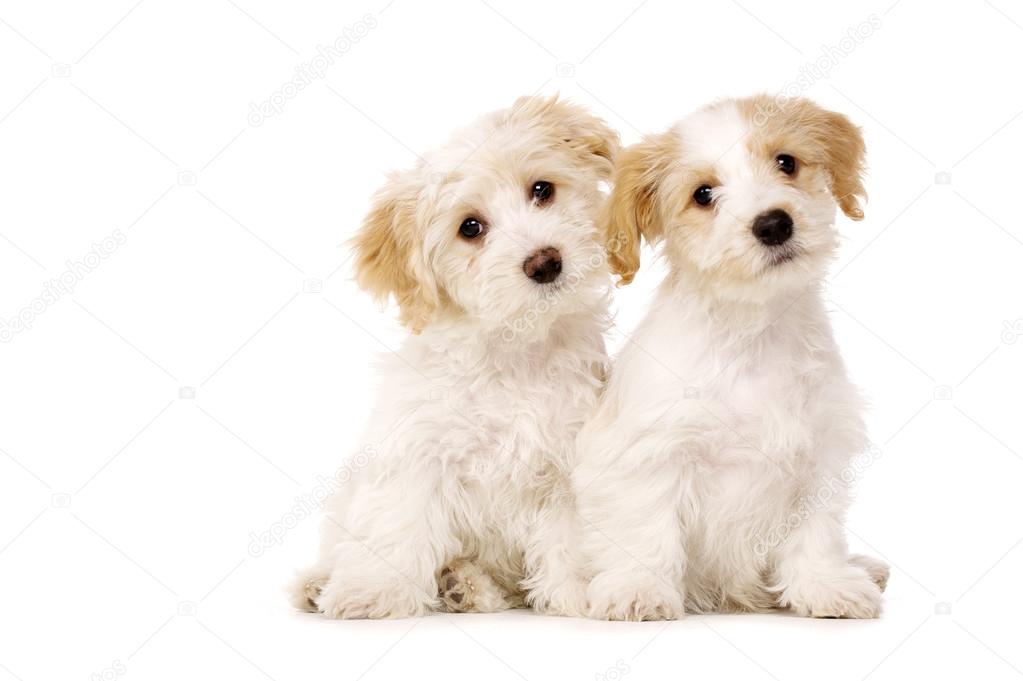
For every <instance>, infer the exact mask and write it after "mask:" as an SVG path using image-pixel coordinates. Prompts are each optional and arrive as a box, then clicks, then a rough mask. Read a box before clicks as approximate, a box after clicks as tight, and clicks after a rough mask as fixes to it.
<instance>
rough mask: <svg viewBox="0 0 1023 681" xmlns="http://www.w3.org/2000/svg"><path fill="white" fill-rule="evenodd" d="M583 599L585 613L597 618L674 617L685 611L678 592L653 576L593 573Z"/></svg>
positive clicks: (654, 618) (636, 619) (680, 615)
mask: <svg viewBox="0 0 1023 681" xmlns="http://www.w3.org/2000/svg"><path fill="white" fill-rule="evenodd" d="M587 600H588V601H589V608H588V611H587V615H588V616H590V617H592V618H594V619H598V620H628V621H633V622H640V621H645V620H674V619H679V618H680V617H682V615H683V614H684V613H685V608H684V605H683V604H684V599H683V597H682V592H681V591H680V590H679V589H677V588H673V587H672V586H671V585H670V584H668V583H667V582H666V581H665V580H661V579H658V578H656V577H653V576H648V577H645V578H643V579H638V580H637V579H636V576H635V575H634V574H630V575H609V574H603V575H597V577H595V578H594V579H593V581H592V582H590V586H589V588H588V589H587Z"/></svg>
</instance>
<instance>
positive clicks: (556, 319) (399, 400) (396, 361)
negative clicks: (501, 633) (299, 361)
mask: <svg viewBox="0 0 1023 681" xmlns="http://www.w3.org/2000/svg"><path fill="white" fill-rule="evenodd" d="M617 144H618V143H617V135H616V134H615V133H614V132H613V131H611V130H610V129H609V128H607V126H606V125H604V124H603V123H602V122H601V121H599V120H598V119H596V118H594V117H593V116H591V115H589V114H588V113H586V112H585V111H584V110H582V109H581V108H580V107H577V106H574V105H571V104H569V103H567V102H564V101H559V100H557V98H553V99H544V98H538V97H533V98H523V99H521V100H519V101H518V102H516V103H515V105H514V106H512V107H511V108H510V109H505V110H502V111H498V112H494V113H492V114H488V115H487V116H484V117H483V118H482V119H480V120H479V121H477V122H476V123H475V124H473V125H472V126H470V127H468V128H466V129H464V130H462V131H460V132H459V133H458V134H456V135H455V137H454V139H453V140H452V141H451V142H450V143H449V144H447V145H446V146H445V147H443V148H442V149H440V150H438V151H436V152H434V153H431V154H428V155H427V156H426V157H425V159H424V162H423V163H420V164H419V165H418V166H417V167H416V168H414V169H412V170H409V171H405V172H402V173H399V174H397V175H395V176H393V177H392V180H391V182H390V183H389V184H388V185H387V186H386V187H385V188H384V189H383V190H381V193H380V194H379V195H378V197H377V201H376V204H375V207H374V209H373V212H372V213H371V216H370V218H368V219H367V223H366V224H365V225H364V227H363V230H362V232H361V233H360V235H359V237H358V238H357V242H356V249H357V252H358V256H359V263H358V265H357V267H358V269H359V272H358V274H359V279H360V283H362V284H363V286H364V287H366V288H368V289H369V290H370V291H371V292H373V293H375V294H377V295H378V296H382V297H383V296H387V295H389V294H393V295H394V296H395V297H396V298H397V300H398V302H399V304H400V305H401V307H402V314H403V319H405V321H406V322H407V323H408V324H409V326H410V327H412V329H413V331H415V332H416V333H415V334H414V335H411V336H409V337H408V339H407V340H406V341H405V342H404V344H403V345H402V347H401V349H400V350H399V351H398V352H396V353H394V354H391V355H385V356H384V357H383V360H382V366H381V371H380V374H381V379H382V384H381V386H380V388H379V391H378V394H379V398H378V400H377V404H376V406H375V408H374V410H373V415H372V418H371V421H370V423H369V425H368V428H367V430H366V434H365V436H364V438H363V443H364V445H365V448H366V449H367V450H368V451H369V452H370V453H371V456H368V457H367V460H368V465H367V466H366V467H365V468H363V469H362V470H360V471H358V472H357V473H356V474H355V475H354V476H353V479H352V480H351V482H350V483H348V484H347V485H346V486H345V487H344V488H343V489H341V490H340V491H339V492H338V493H337V494H336V495H335V496H334V498H333V499H332V501H331V502H330V504H329V506H328V512H327V517H326V520H325V521H324V524H323V533H322V545H321V551H320V558H319V560H318V561H317V562H316V564H315V565H314V566H313V567H312V568H310V569H309V570H306V571H304V572H302V573H301V574H300V575H299V576H298V578H297V579H296V582H295V585H294V588H293V592H292V593H293V602H294V603H295V605H296V606H298V607H300V608H304V609H308V610H314V611H319V612H322V613H325V614H326V615H328V616H330V617H337V618H363V617H368V618H383V617H410V616H416V615H422V614H424V613H427V612H429V611H432V610H438V609H445V608H446V609H449V610H450V609H460V610H485V611H492V610H496V609H501V608H503V607H511V606H514V605H518V604H521V603H522V601H523V596H524V593H523V592H524V591H525V590H527V589H528V590H530V591H531V593H530V594H529V595H530V597H531V599H532V600H533V601H535V602H537V603H539V604H540V605H541V606H542V605H545V604H546V603H548V602H550V601H551V600H552V599H556V598H557V597H558V594H559V593H561V592H562V591H563V590H564V588H565V587H564V586H563V584H564V583H565V580H564V579H563V578H562V576H563V575H565V574H567V573H568V567H567V566H566V564H565V563H564V561H565V555H566V554H565V548H564V547H565V545H566V544H567V541H568V537H567V532H568V526H567V524H566V523H565V522H564V517H565V515H566V513H567V508H568V506H567V502H566V499H567V493H568V470H569V467H570V457H571V452H572V443H573V441H574V437H575V435H576V433H577V432H578V430H579V428H580V427H581V426H582V423H583V421H584V419H585V417H586V415H587V414H588V413H589V412H590V411H591V410H592V408H593V406H594V405H595V403H596V398H597V394H598V391H599V389H600V387H601V384H602V381H603V377H604V373H605V365H606V361H607V360H606V355H605V350H604V341H603V332H604V331H605V329H606V324H607V321H606V308H607V296H608V286H609V283H610V278H609V276H608V271H607V267H606V264H605V262H604V257H603V251H602V249H601V247H600V243H599V240H598V237H597V231H596V224H595V223H596V218H597V215H598V211H599V209H600V207H601V204H602V203H603V201H604V200H605V198H606V197H605V195H604V193H602V191H601V189H600V183H601V182H603V181H606V180H607V179H608V178H609V176H610V172H611V168H612V162H613V156H614V154H615V152H616V151H617ZM538 180H544V181H548V182H551V183H553V184H554V186H555V190H554V197H553V199H552V200H551V201H550V202H549V204H545V205H539V204H538V203H537V202H536V201H534V200H533V199H532V197H531V194H530V189H531V186H532V184H533V183H534V182H536V181H538ZM467 217H476V218H478V219H479V220H480V221H481V222H483V223H484V224H485V225H486V229H487V232H486V234H485V235H484V236H482V237H479V238H477V239H466V238H464V237H462V236H460V235H459V226H460V224H461V223H462V221H463V220H465V219H466V218H467ZM546 247H553V248H556V249H557V250H558V251H559V252H560V254H561V258H562V261H563V265H562V271H561V274H560V276H559V277H558V278H557V279H556V280H555V281H554V282H551V283H546V284H540V283H537V282H536V281H533V280H532V279H530V278H529V277H527V276H526V274H525V272H524V269H523V265H524V262H525V260H526V259H527V258H528V257H529V256H530V255H531V254H533V253H535V252H537V251H538V250H539V249H543V248H546ZM446 566H448V567H446ZM442 573H443V578H444V582H443V583H440V584H439V580H440V579H441V577H442ZM538 574H543V575H544V579H543V580H538V579H535V578H533V577H534V576H535V575H538ZM451 577H454V578H456V580H455V582H454V583H450V581H451V580H450V579H449V578H451ZM531 578H532V579H531ZM527 579H528V580H530V581H529V582H528V583H527V584H524V580H527ZM459 580H460V581H459ZM439 591H440V592H442V593H439ZM469 596H471V598H469Z"/></svg>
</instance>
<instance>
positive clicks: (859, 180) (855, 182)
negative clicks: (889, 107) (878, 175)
mask: <svg viewBox="0 0 1023 681" xmlns="http://www.w3.org/2000/svg"><path fill="white" fill-rule="evenodd" d="M795 105H796V106H797V107H798V108H799V109H801V111H800V112H799V113H800V120H801V122H802V124H804V125H805V126H806V128H807V130H808V132H809V134H810V135H811V136H812V137H813V138H814V140H815V141H816V142H817V144H818V145H820V147H821V148H822V149H823V150H824V156H825V159H824V164H825V165H826V167H827V169H828V173H829V174H830V176H831V184H830V186H831V194H832V195H833V196H834V197H835V201H837V202H838V207H839V208H841V209H842V212H843V213H845V214H846V215H848V216H849V217H850V218H852V219H853V220H862V219H863V208H862V207H861V206H860V200H861V199H866V198H867V190H866V189H864V187H863V173H864V172H865V170H866V154H867V148H866V145H865V144H864V142H863V133H862V132H861V131H860V129H859V128H858V127H857V126H855V125H854V124H853V123H852V121H850V120H849V119H848V118H846V117H845V116H844V115H842V114H840V113H835V112H834V111H827V110H825V109H822V108H821V107H819V106H817V105H816V104H814V103H813V102H811V101H809V100H806V99H801V100H797V102H796V104H795Z"/></svg>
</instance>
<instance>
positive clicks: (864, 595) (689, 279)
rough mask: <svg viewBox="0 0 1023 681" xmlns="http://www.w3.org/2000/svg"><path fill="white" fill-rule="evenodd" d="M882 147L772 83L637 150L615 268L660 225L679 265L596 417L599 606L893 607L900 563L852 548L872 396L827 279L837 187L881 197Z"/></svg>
mask: <svg viewBox="0 0 1023 681" xmlns="http://www.w3.org/2000/svg"><path fill="white" fill-rule="evenodd" d="M863 163H864V145H863V140H862V137H861V135H860V132H859V130H858V129H857V128H856V127H855V126H853V125H852V124H851V123H850V122H849V120H848V119H846V118H845V117H844V116H842V115H840V114H836V113H831V112H828V111H824V110H822V109H820V108H819V107H817V106H816V105H814V104H813V103H811V102H809V101H806V100H788V101H786V102H777V101H775V100H773V99H771V98H768V97H757V98H751V99H743V100H729V101H724V102H719V103H716V104H713V105H710V106H708V107H706V108H703V109H701V110H699V111H697V112H696V113H694V114H693V115H691V116H690V117H688V118H686V119H684V120H683V121H681V122H680V123H678V124H677V125H675V126H674V127H672V128H671V129H669V130H668V131H667V132H665V133H663V134H659V135H654V136H651V137H648V138H646V139H645V140H644V141H642V142H641V143H639V144H637V145H635V146H632V147H630V148H628V149H626V150H625V151H623V152H622V154H621V155H620V157H619V163H618V167H617V169H616V173H615V181H614V189H613V192H612V196H611V199H610V201H609V203H608V214H607V229H608V230H609V232H610V233H612V234H614V235H615V239H616V241H618V243H619V245H621V246H623V247H622V248H620V249H619V250H617V251H616V252H615V253H613V254H612V257H611V265H612V268H613V269H614V270H615V271H616V272H617V273H618V274H620V275H621V277H622V280H623V282H626V283H627V282H629V281H631V280H632V278H633V276H634V274H635V272H636V270H637V269H638V267H639V241H640V235H642V236H643V237H645V238H646V239H647V240H649V241H650V242H652V243H660V244H662V245H663V255H664V257H665V258H666V260H667V263H668V266H669V269H670V274H669V275H668V277H667V279H666V280H665V281H664V282H663V284H662V285H661V287H660V289H659V291H658V293H657V295H656V298H655V300H654V302H653V305H652V308H651V310H650V312H649V313H648V314H647V316H646V318H645V319H644V320H643V322H642V323H641V324H640V326H639V328H638V330H637V331H636V333H635V334H634V336H633V337H632V342H630V343H628V344H627V346H626V347H625V348H624V350H623V351H622V352H621V355H620V357H619V358H618V359H617V361H616V363H615V366H614V369H613V371H612V376H611V379H610V382H609V385H608V388H607V391H606V393H605V394H604V395H603V397H602V399H601V403H600V405H599V407H598V411H597V413H596V415H595V418H594V419H593V420H592V421H591V422H590V423H588V424H587V425H586V426H585V427H584V429H583V431H582V433H581V435H580V446H579V451H578V453H577V456H578V458H579V465H578V468H577V469H576V470H575V472H574V474H573V489H574V491H575V493H576V494H577V496H578V508H579V512H580V515H581V517H582V518H583V522H582V523H581V531H582V541H581V546H580V550H581V555H582V566H583V568H584V571H585V572H586V573H588V574H587V575H586V576H587V577H588V578H589V579H590V582H589V586H588V594H587V597H588V598H587V603H586V604H585V607H586V608H588V612H589V614H590V615H591V616H593V617H596V618H604V619H608V618H609V619H660V618H675V617H678V616H680V615H682V614H683V612H685V611H689V612H708V611H721V610H752V611H759V610H764V609H768V608H772V607H788V608H791V610H793V611H794V612H796V613H798V614H800V615H806V616H816V617H875V616H877V615H878V612H879V610H880V607H881V590H882V588H883V586H884V584H885V580H886V579H887V575H888V569H887V566H886V565H884V564H883V563H881V562H880V561H877V560H874V559H870V558H866V557H860V556H850V555H849V554H848V550H847V545H846V540H845V536H844V530H843V515H844V513H845V510H846V507H847V505H848V502H849V494H848V484H847V483H848V482H849V480H850V478H851V477H852V476H851V475H850V472H851V470H852V467H853V466H854V465H855V464H856V463H857V462H855V461H854V457H855V456H857V455H860V454H861V453H862V452H864V450H865V449H866V448H867V446H868V442H867V439H866V436H865V430H864V423H863V421H862V420H861V416H860V412H861V402H860V398H859V396H858V395H857V392H856V390H855V389H854V387H853V386H852V385H851V384H850V383H849V381H848V379H847V378H846V371H845V368H844V366H843V362H842V359H841V357H840V355H839V351H838V348H837V347H836V344H835V341H834V339H833V337H832V333H831V329H830V324H829V322H828V315H827V312H826V311H825V307H824V304H823V300H822V295H821V293H820V290H819V280H820V277H822V276H823V275H824V273H825V270H826V267H827V264H828V263H829V261H830V260H831V259H832V257H833V255H834V253H835V250H836V246H837V243H838V237H837V233H836V230H835V228H834V221H835V214H836V205H837V206H838V207H840V208H841V209H842V211H843V212H844V213H845V214H846V215H847V216H849V217H850V218H853V219H856V220H858V219H861V218H862V217H863V213H862V211H861V209H860V206H859V201H858V199H859V198H862V197H863V196H864V195H865V192H864V189H863V185H862V183H861V173H862V170H863ZM577 608H578V609H583V608H584V605H583V604H581V603H580V604H578V605H577ZM571 610H572V609H569V611H571Z"/></svg>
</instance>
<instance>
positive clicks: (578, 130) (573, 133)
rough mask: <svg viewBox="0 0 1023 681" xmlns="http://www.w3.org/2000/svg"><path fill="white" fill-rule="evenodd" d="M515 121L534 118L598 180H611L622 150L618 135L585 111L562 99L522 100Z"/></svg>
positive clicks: (515, 106) (514, 109)
mask: <svg viewBox="0 0 1023 681" xmlns="http://www.w3.org/2000/svg"><path fill="white" fill-rule="evenodd" d="M510 115H511V117H513V118H515V117H521V118H533V119H535V120H538V121H541V122H542V124H543V125H545V126H547V127H549V128H550V130H551V135H552V136H554V137H556V138H558V139H560V140H561V141H562V143H564V144H566V145H567V146H568V148H569V149H570V150H571V151H573V152H574V153H575V154H576V155H577V158H579V160H581V161H582V162H583V163H585V164H587V165H588V166H590V167H592V168H593V169H594V170H595V171H596V173H597V177H599V178H600V179H601V180H609V179H610V178H611V173H612V171H613V168H614V161H615V157H616V156H617V155H618V151H619V150H620V149H621V142H620V140H619V137H618V133H617V132H616V131H615V130H613V129H612V128H611V127H610V126H609V125H608V124H607V123H605V122H604V121H603V120H601V119H600V118H598V117H597V116H594V115H593V114H592V113H590V112H589V111H587V110H586V109H585V108H583V107H581V106H579V105H577V104H573V103H572V102H568V101H565V100H562V99H559V98H558V95H554V96H552V97H540V96H535V95H534V96H526V97H519V98H518V99H517V100H515V103H514V104H513V105H512V107H511V114H510Z"/></svg>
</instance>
